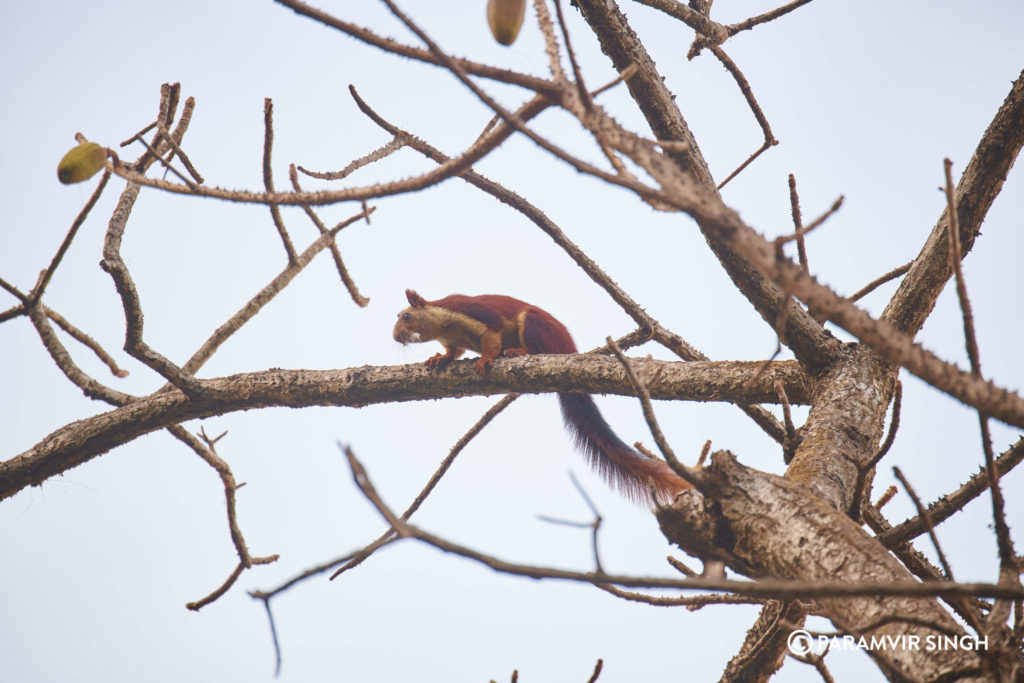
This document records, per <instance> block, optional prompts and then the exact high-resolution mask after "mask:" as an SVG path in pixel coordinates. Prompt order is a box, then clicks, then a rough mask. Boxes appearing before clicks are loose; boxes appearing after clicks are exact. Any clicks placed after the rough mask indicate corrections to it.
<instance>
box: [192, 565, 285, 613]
mask: <svg viewBox="0 0 1024 683" xmlns="http://www.w3.org/2000/svg"><path fill="white" fill-rule="evenodd" d="M275 560H277V555H272V556H270V557H260V558H254V559H253V563H254V564H267V563H269V562H274V561H275ZM245 569H246V567H245V565H244V564H243V563H241V562H239V563H238V566H236V567H235V569H234V570H233V571H232V572H231V574H230V575H229V576H228V578H227V579H226V580H225V581H224V583H222V584H221V585H220V586H219V587H218V588H217V589H216V590H214V591H213V592H212V593H210V594H209V595H207V596H206V597H205V598H201V599H199V600H196V601H195V602H188V603H185V608H186V609H189V610H191V611H193V612H198V611H199V610H201V609H202V608H204V607H206V606H207V605H209V604H210V603H211V602H214V601H216V600H217V598H219V597H220V596H222V595H224V594H225V593H227V592H228V589H229V588H231V586H233V585H234V584H235V581H237V580H238V577H239V576H241V575H242V572H243V571H245Z"/></svg>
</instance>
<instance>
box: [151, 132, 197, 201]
mask: <svg viewBox="0 0 1024 683" xmlns="http://www.w3.org/2000/svg"><path fill="white" fill-rule="evenodd" d="M157 139H158V140H159V141H160V142H162V143H165V144H168V146H170V143H171V142H173V140H172V139H171V138H170V136H167V135H164V133H163V131H162V130H161V131H160V132H159V133H158V134H157ZM139 142H141V143H142V146H143V147H145V148H146V151H148V152H149V153H150V154H151V155H152V156H153V158H154V159H156V160H157V161H159V162H160V165H161V166H163V167H164V168H166V169H167V170H168V171H170V172H171V173H173V174H174V175H176V176H178V178H179V179H180V180H181V182H183V183H185V186H186V187H187V188H188V189H189V190H191V191H193V192H196V191H198V189H199V188H198V186H197V185H196V184H195V183H194V182H192V181H191V180H189V179H188V178H186V177H185V176H184V175H182V173H181V171H179V170H178V169H176V168H174V166H173V164H171V162H170V161H169V160H167V159H164V156H163V153H162V152H158V151H157V150H156V149H154V147H153V146H152V145H150V144H149V143H148V142H146V141H145V140H144V139H142V138H139ZM172 154H173V152H172ZM165 177H166V174H165Z"/></svg>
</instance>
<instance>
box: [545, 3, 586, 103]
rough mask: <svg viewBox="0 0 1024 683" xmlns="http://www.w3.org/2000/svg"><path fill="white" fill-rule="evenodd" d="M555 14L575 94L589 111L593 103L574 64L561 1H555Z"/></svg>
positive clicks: (573, 55)
mask: <svg viewBox="0 0 1024 683" xmlns="http://www.w3.org/2000/svg"><path fill="white" fill-rule="evenodd" d="M555 14H556V16H557V17H558V25H559V26H560V27H561V29H562V40H564V41H565V52H566V54H567V55H569V64H570V65H571V66H572V75H573V79H574V80H575V81H576V92H577V93H578V94H579V97H580V101H581V102H582V103H583V108H584V109H586V110H587V111H590V109H591V107H593V104H594V103H593V102H592V101H591V99H590V93H589V92H587V86H586V85H584V83H583V73H582V72H581V71H580V65H579V64H578V63H577V62H576V53H575V52H574V51H573V49H572V42H570V40H569V27H568V26H566V24H565V16H564V15H563V14H562V0H555Z"/></svg>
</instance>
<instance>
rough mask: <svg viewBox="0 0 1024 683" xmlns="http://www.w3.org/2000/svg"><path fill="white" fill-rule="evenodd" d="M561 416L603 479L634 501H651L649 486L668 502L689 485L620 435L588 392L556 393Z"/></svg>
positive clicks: (659, 497) (670, 469)
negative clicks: (636, 449)
mask: <svg viewBox="0 0 1024 683" xmlns="http://www.w3.org/2000/svg"><path fill="white" fill-rule="evenodd" d="M558 400H559V402H560V403H561V404H562V419H563V420H564V421H565V427H566V429H568V430H569V433H570V434H571V435H572V438H573V442H574V443H575V445H576V448H577V449H579V450H580V451H581V452H582V453H583V455H585V456H586V458H587V461H588V462H589V463H590V466H591V467H592V468H594V469H595V470H596V471H597V472H598V473H599V474H600V475H601V476H602V477H604V479H605V480H606V481H607V482H608V483H609V484H611V485H612V486H614V487H615V488H617V489H618V490H619V491H621V492H622V493H623V494H625V495H626V496H628V497H629V498H630V499H632V500H635V501H637V502H650V500H651V496H650V491H651V487H653V488H654V490H655V492H656V494H657V497H658V500H659V502H670V501H671V500H672V498H673V497H674V496H675V494H677V493H679V492H680V491H684V490H686V489H688V488H690V485H689V484H688V483H687V482H686V481H684V480H683V479H681V478H680V477H679V475H677V474H676V473H675V472H673V471H672V468H670V467H669V466H668V464H666V463H665V462H664V461H661V460H655V459H654V458H649V457H647V456H645V455H643V454H641V453H638V452H637V451H635V450H633V449H632V448H630V447H629V446H627V445H626V444H624V443H623V442H622V440H621V439H619V437H618V436H616V435H615V432H613V431H612V428H611V427H610V426H608V423H607V422H605V421H604V417H603V416H602V415H601V412H600V411H599V410H598V409H597V405H596V404H595V403H594V399H592V398H591V397H590V396H589V395H587V394H559V395H558Z"/></svg>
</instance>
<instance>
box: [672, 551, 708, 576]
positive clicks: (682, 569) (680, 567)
mask: <svg viewBox="0 0 1024 683" xmlns="http://www.w3.org/2000/svg"><path fill="white" fill-rule="evenodd" d="M665 560H666V561H667V562H668V563H669V564H670V565H672V568H673V569H675V570H676V571H677V572H679V573H680V574H682V575H683V576H689V577H695V576H700V573H699V572H695V571H693V570H692V569H690V568H689V567H688V566H686V563H685V562H683V561H682V560H680V559H679V558H677V557H672V556H671V555H669V556H668V557H666V558H665Z"/></svg>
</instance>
